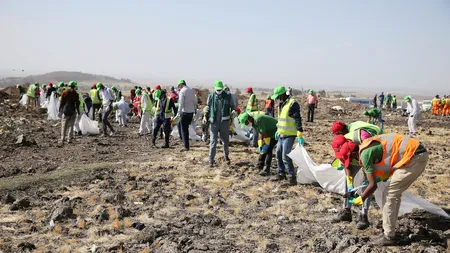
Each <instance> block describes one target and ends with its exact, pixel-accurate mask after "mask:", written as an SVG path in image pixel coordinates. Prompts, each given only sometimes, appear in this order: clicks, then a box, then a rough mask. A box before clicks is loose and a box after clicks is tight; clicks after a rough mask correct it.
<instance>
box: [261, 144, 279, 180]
mask: <svg viewBox="0 0 450 253" xmlns="http://www.w3.org/2000/svg"><path fill="white" fill-rule="evenodd" d="M275 145H277V140H275V138H270V145H269V149H268V151H267V153H265V154H260V155H259V157H258V163H257V166H258V169H259V170H262V169H263V168H264V166H265V170H266V171H267V172H270V166H271V165H272V157H273V148H274V147H275Z"/></svg>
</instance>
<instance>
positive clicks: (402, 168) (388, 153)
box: [339, 133, 428, 246]
mask: <svg viewBox="0 0 450 253" xmlns="http://www.w3.org/2000/svg"><path fill="white" fill-rule="evenodd" d="M343 146H347V145H344V144H342V145H341V146H340V147H339V148H343ZM357 157H358V160H359V163H360V165H361V166H362V168H363V171H364V173H365V175H366V177H367V180H368V182H369V184H368V186H367V188H366V190H365V191H364V192H363V193H362V194H361V195H360V196H359V195H357V194H356V195H354V196H352V197H350V199H349V201H350V203H352V204H354V205H362V204H363V203H364V201H365V200H366V199H367V198H368V197H369V196H372V194H373V193H374V192H375V190H376V189H377V183H378V182H380V181H385V180H387V179H389V178H390V183H389V186H388V187H387V190H386V191H387V196H386V202H385V204H384V206H383V230H384V233H383V235H382V236H381V237H379V238H378V239H376V240H375V241H374V242H373V244H374V245H377V246H394V245H396V243H397V241H396V239H395V226H396V224H397V218H398V211H399V209H400V204H401V197H402V194H403V192H404V191H406V190H407V189H408V188H409V186H410V185H411V184H412V183H413V182H414V181H416V179H417V178H418V177H419V176H420V175H421V174H422V173H423V171H424V170H425V167H426V165H427V163H428V152H427V149H426V148H425V146H424V145H423V144H422V143H421V142H419V141H418V140H416V139H413V138H410V137H408V136H405V135H401V134H395V133H394V134H382V135H378V136H375V137H372V138H369V139H367V140H364V141H363V142H362V143H361V145H360V146H359V152H358V153H357Z"/></svg>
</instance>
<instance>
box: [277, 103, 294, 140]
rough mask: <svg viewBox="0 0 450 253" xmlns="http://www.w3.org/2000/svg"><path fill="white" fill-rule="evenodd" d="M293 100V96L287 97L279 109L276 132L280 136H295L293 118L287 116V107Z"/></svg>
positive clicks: (289, 106) (288, 107)
mask: <svg viewBox="0 0 450 253" xmlns="http://www.w3.org/2000/svg"><path fill="white" fill-rule="evenodd" d="M294 102H295V100H294V99H293V98H289V100H288V101H287V102H286V103H285V104H284V106H283V108H282V109H281V113H280V116H279V117H278V124H277V128H278V134H279V135H281V136H297V127H296V124H295V119H294V118H291V117H290V116H289V109H290V108H291V106H292V104H293V103H294Z"/></svg>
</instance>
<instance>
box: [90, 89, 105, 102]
mask: <svg viewBox="0 0 450 253" xmlns="http://www.w3.org/2000/svg"><path fill="white" fill-rule="evenodd" d="M89 95H90V96H91V100H92V104H94V105H97V104H101V103H102V101H101V100H100V99H99V96H98V90H97V89H91V91H90V92H89Z"/></svg>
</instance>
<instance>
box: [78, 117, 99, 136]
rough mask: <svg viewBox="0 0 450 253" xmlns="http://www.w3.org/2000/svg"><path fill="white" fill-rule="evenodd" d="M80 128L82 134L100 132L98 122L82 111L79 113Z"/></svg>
mask: <svg viewBox="0 0 450 253" xmlns="http://www.w3.org/2000/svg"><path fill="white" fill-rule="evenodd" d="M80 130H81V133H82V134H83V135H95V134H100V129H98V122H97V121H95V120H91V119H90V118H88V116H87V115H86V113H83V114H82V115H81V119H80Z"/></svg>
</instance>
